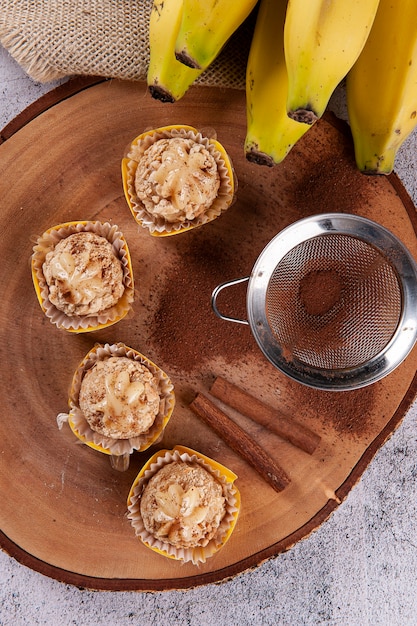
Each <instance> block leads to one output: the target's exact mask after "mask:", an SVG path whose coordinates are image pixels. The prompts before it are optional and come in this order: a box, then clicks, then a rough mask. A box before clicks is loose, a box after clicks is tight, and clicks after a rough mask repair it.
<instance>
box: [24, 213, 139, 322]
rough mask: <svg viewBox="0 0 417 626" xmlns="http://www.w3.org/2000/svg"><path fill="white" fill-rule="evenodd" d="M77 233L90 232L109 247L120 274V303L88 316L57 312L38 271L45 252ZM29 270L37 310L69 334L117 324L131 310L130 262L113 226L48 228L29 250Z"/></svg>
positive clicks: (81, 224)
mask: <svg viewBox="0 0 417 626" xmlns="http://www.w3.org/2000/svg"><path fill="white" fill-rule="evenodd" d="M79 232H92V233H95V234H96V235H99V236H101V237H104V238H105V239H107V241H109V243H111V244H112V246H113V250H114V252H115V255H116V256H117V258H118V259H119V260H120V262H121V265H122V270H123V282H124V286H125V289H124V292H123V295H122V297H121V298H120V300H119V301H118V302H117V303H116V304H115V305H114V306H113V307H111V308H109V309H107V310H105V311H103V312H101V313H99V314H97V315H92V316H87V315H80V316H77V315H74V316H67V315H66V314H65V313H64V312H63V311H60V310H59V309H57V308H56V307H55V306H54V305H53V304H52V303H51V302H50V300H49V290H48V285H47V283H46V281H45V278H44V275H43V270H42V265H43V263H44V261H45V257H46V255H47V254H48V252H50V251H51V250H53V249H54V247H55V246H56V245H57V243H59V241H61V240H62V239H65V238H66V237H69V236H70V235H72V234H74V233H79ZM31 270H32V279H33V285H34V288H35V292H36V296H37V298H38V301H39V304H40V306H41V309H42V311H43V312H44V313H45V315H46V317H47V318H48V319H49V320H50V321H51V322H52V323H53V324H54V325H55V326H57V327H58V328H61V329H63V330H66V331H68V332H72V333H85V332H90V331H96V330H100V329H101V328H106V327H108V326H111V325H112V324H115V323H116V322H119V321H120V320H121V319H123V318H124V317H125V316H126V315H127V314H128V313H129V311H130V310H131V305H132V302H133V300H134V280H133V269H132V261H131V257H130V252H129V248H128V245H127V242H126V240H125V238H124V236H123V234H122V232H121V231H120V230H119V228H118V226H116V225H111V224H109V223H107V222H105V223H102V222H97V221H73V222H65V223H63V224H58V225H57V226H53V227H51V228H49V229H48V230H47V231H45V233H44V234H43V235H42V236H41V237H39V238H38V240H37V243H36V245H35V246H34V247H33V254H32V259H31Z"/></svg>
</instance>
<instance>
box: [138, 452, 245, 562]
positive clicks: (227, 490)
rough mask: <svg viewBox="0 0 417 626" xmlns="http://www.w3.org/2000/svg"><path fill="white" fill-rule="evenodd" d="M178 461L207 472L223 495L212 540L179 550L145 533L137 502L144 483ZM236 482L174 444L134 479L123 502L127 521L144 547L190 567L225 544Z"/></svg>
mask: <svg viewBox="0 0 417 626" xmlns="http://www.w3.org/2000/svg"><path fill="white" fill-rule="evenodd" d="M178 461H183V462H188V463H199V464H200V465H201V466H202V467H204V468H205V469H206V470H207V471H208V472H210V473H211V474H212V475H213V476H214V477H215V478H216V479H217V480H218V481H219V482H220V484H221V485H222V487H223V494H224V495H225V498H226V513H225V515H224V517H223V519H222V521H221V523H220V526H219V528H218V531H217V533H216V535H215V537H213V539H211V540H210V541H209V543H208V544H207V545H206V546H198V547H195V548H183V549H179V548H176V547H175V546H172V545H171V544H169V543H166V542H163V541H162V540H160V539H156V538H155V537H153V536H152V535H151V534H150V533H148V532H147V530H146V529H145V527H144V524H143V521H142V516H141V513H140V501H141V495H142V493H143V490H144V488H145V486H146V484H147V482H148V481H149V479H150V478H151V477H152V476H153V475H154V474H156V473H157V472H158V471H159V470H160V469H161V468H162V467H163V466H164V465H167V464H169V463H173V462H178ZM236 479H237V475H236V474H235V473H234V472H232V471H231V470H229V469H228V468H227V467H224V466H223V465H221V464H220V463H218V462H217V461H215V460H213V459H211V458H209V457H207V456H205V455H204V454H201V453H200V452H197V451H196V450H193V449H191V448H187V447H185V446H181V445H177V446H175V447H174V449H173V450H160V451H158V452H156V453H155V454H154V455H153V456H152V457H151V458H150V459H149V460H148V461H147V463H146V464H145V465H144V466H143V467H142V469H141V470H140V472H139V474H138V475H137V477H136V478H135V480H134V482H133V484H132V487H131V489H130V492H129V495H128V499H127V508H128V518H129V519H130V521H131V524H132V526H133V528H134V530H135V533H136V536H137V537H138V538H139V539H140V540H141V541H142V543H143V544H144V545H145V546H146V547H148V548H150V549H151V550H153V551H154V552H156V553H158V554H161V555H162V556H165V557H168V558H170V559H175V560H179V561H182V562H184V563H185V562H189V561H191V562H192V563H193V564H194V565H197V564H199V563H204V562H205V561H206V560H207V559H208V558H209V557H211V556H213V555H214V554H215V553H216V552H218V551H219V550H220V549H221V548H222V547H223V546H224V545H225V543H226V542H227V541H228V540H229V539H230V536H231V534H232V532H233V530H234V528H235V526H236V522H237V519H238V516H239V511H240V505H241V500H240V492H239V490H238V489H237V487H236V486H235V484H234V482H235V480H236Z"/></svg>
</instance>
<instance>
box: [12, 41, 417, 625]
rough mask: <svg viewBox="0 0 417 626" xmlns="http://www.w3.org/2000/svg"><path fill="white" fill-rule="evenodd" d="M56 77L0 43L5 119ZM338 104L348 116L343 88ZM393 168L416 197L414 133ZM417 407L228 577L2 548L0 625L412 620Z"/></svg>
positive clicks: (416, 597) (416, 599)
mask: <svg viewBox="0 0 417 626" xmlns="http://www.w3.org/2000/svg"><path fill="white" fill-rule="evenodd" d="M55 85H56V83H54V84H49V85H39V84H35V83H34V82H33V81H32V80H30V79H29V78H28V77H27V76H25V74H24V73H23V72H22V70H21V69H20V68H19V66H18V65H17V64H16V63H15V62H14V61H13V59H11V57H10V56H9V55H8V54H7V53H6V52H5V51H4V49H2V48H0V128H3V126H4V125H5V124H6V123H7V122H8V121H10V120H11V119H13V118H14V117H15V116H16V115H17V113H19V112H20V111H21V110H23V109H24V108H25V107H26V106H27V105H28V104H30V103H31V102H32V101H34V100H36V99H37V98H38V97H40V96H41V95H42V94H43V93H45V92H46V91H48V90H49V89H51V88H52V87H54V86H55ZM339 100H340V101H339ZM332 108H333V109H334V110H335V111H336V112H338V113H339V115H341V116H342V117H343V97H339V95H336V96H335V98H334V99H333V101H332ZM397 172H398V174H399V175H400V177H401V179H402V181H403V183H404V184H405V186H406V188H407V189H408V192H409V193H410V195H411V196H412V198H413V200H414V203H415V204H417V133H414V134H413V136H412V137H411V138H410V139H409V140H408V141H407V142H406V145H405V146H404V147H403V149H402V151H401V155H400V158H399V161H398V164H397ZM0 175H1V164H0ZM0 210H1V199H0ZM416 416H417V406H414V407H413V408H412V410H411V411H410V412H409V414H408V415H407V416H406V417H405V419H404V421H403V423H402V424H401V426H400V427H399V428H398V429H397V431H396V432H395V433H394V435H393V436H392V437H391V439H390V440H389V441H388V442H387V443H386V445H385V446H384V447H383V448H382V449H381V450H380V451H379V453H378V454H377V456H376V457H375V459H374V460H373V461H372V463H371V465H370V466H369V468H368V469H367V470H366V472H365V474H364V476H363V477H362V479H361V481H360V482H359V484H358V485H357V486H356V487H355V488H354V489H353V490H352V491H351V493H350V494H349V496H348V498H347V499H346V501H345V502H343V503H342V504H341V505H340V507H338V509H337V510H336V511H335V513H334V514H333V515H332V517H331V518H330V519H329V520H328V521H327V522H326V523H325V524H323V525H322V526H321V528H320V529H318V530H317V531H316V532H315V533H313V534H312V535H311V536H310V537H309V538H307V539H305V540H303V541H301V542H299V543H298V544H297V545H296V546H295V547H294V548H292V549H291V550H290V551H289V552H287V553H285V554H281V555H279V556H278V557H277V558H275V559H272V560H270V561H268V562H267V563H264V564H263V565H261V566H260V567H258V568H257V569H256V570H254V571H252V572H248V573H245V574H242V575H240V576H238V577H237V578H235V579H234V580H233V581H231V582H227V583H222V584H219V585H210V586H207V587H201V588H197V589H194V590H191V591H180V592H165V593H155V594H148V593H140V592H137V593H136V592H89V591H83V590H79V589H77V588H75V587H72V586H68V585H64V584H62V583H59V582H57V581H55V580H52V579H49V578H47V577H45V576H42V575H40V574H38V573H37V572H33V571H32V570H30V569H27V568H26V567H24V566H22V565H20V564H19V563H17V562H16V561H15V560H13V559H11V558H10V557H9V556H8V555H7V554H5V553H4V552H1V551H0V626H12V625H13V626H21V625H29V626H35V625H37V624H40V625H48V626H49V625H51V626H67V625H68V626H69V625H76V626H89V625H104V624H105V625H106V626H118V625H120V626H125V625H126V626H128V625H133V624H134V625H140V626H154V625H155V626H165V625H167V626H168V625H169V626H182V625H186V624H187V625H191V626H194V625H195V626H211V625H213V626H229V625H230V626H232V625H233V626H234V625H235V624H239V625H240V626H249V625H250V626H252V625H254V624H256V625H257V626H258V625H259V626H262V625H269V624H271V625H275V624H276V625H278V626H279V625H283V626H307V625H308V626H310V625H311V626H318V625H320V624H325V625H328V626H333V625H335V626H336V625H340V626H377V625H381V626H415V625H416V624H417V425H416ZM0 471H1V469H0ZM0 506H1V505H0ZM24 514H27V513H26V512H25V513H24Z"/></svg>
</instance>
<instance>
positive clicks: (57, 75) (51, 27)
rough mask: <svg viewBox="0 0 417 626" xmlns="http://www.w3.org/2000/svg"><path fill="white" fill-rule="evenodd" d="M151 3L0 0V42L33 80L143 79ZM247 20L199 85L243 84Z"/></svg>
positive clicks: (132, 0)
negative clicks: (73, 77)
mask: <svg viewBox="0 0 417 626" xmlns="http://www.w3.org/2000/svg"><path fill="white" fill-rule="evenodd" d="M232 1H233V0H232ZM151 7H152V0H26V1H24V0H0V43H1V44H2V45H3V47H4V48H6V50H8V51H9V52H10V54H11V55H12V56H13V57H14V59H15V60H16V61H17V62H18V63H19V65H20V66H21V67H22V68H23V69H24V71H25V72H26V73H27V74H28V75H29V76H30V77H31V78H33V79H34V80H35V81H38V82H49V81H52V80H57V79H61V78H63V77H67V76H74V75H84V76H103V77H106V78H119V79H124V80H144V79H145V78H146V70H147V64H148V59H149V47H148V23H149V15H150V10H151ZM252 21H253V20H252V19H248V20H247V21H246V22H245V24H244V25H242V27H241V28H240V29H239V30H238V31H237V32H236V33H235V34H234V35H233V37H232V38H231V40H230V42H229V43H228V44H227V46H226V47H225V48H224V49H223V51H222V53H221V54H220V55H219V57H218V58H217V59H216V61H215V62H214V64H213V65H212V66H211V67H209V68H208V69H207V70H206V71H205V72H204V73H203V74H202V75H201V76H200V78H199V79H198V83H199V84H204V85H210V86H216V85H219V86H224V87H233V88H237V89H243V88H244V84H245V66H246V59H247V53H248V49H249V42H250V34H251V29H252V27H253V25H252Z"/></svg>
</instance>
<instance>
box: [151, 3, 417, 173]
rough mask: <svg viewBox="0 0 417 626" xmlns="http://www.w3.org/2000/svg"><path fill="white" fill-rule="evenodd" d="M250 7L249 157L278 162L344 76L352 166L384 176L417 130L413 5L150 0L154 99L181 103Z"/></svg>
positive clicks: (416, 42)
mask: <svg viewBox="0 0 417 626" xmlns="http://www.w3.org/2000/svg"><path fill="white" fill-rule="evenodd" d="M254 9H255V10H256V11H257V13H256V22H255V27H254V31H253V36H252V41H251V42H250V49H249V56H248V62H247V68H246V118H247V134H246V139H245V145H244V151H245V155H246V158H247V159H248V160H250V161H253V162H255V163H259V164H262V165H268V166H274V165H276V164H278V163H280V162H281V161H282V160H283V159H284V158H285V157H286V155H287V154H288V152H289V151H290V150H291V149H292V147H293V146H294V145H295V144H296V143H297V141H298V140H299V139H300V138H301V137H302V136H303V135H304V134H305V133H306V132H307V131H308V129H309V128H311V126H312V125H313V124H314V123H315V122H316V121H317V120H318V119H320V118H321V117H322V115H323V113H324V111H325V110H326V107H327V105H328V102H329V100H330V98H331V96H332V94H333V92H334V90H335V89H336V87H337V86H338V85H339V83H341V81H342V80H344V79H345V78H346V98H347V106H348V115H349V123H350V126H351V132H352V137H353V142H354V148H355V158H356V163H357V166H358V168H359V170H360V171H361V172H364V173H369V174H389V173H390V172H391V171H392V170H393V167H394V161H395V157H396V155H397V153H398V150H399V148H400V146H401V145H402V143H403V142H404V141H405V139H406V138H407V137H408V136H409V135H410V133H411V132H412V131H413V130H414V128H416V127H417V23H416V16H417V0H403V1H402V2H401V3H396V2H393V1H392V0H309V1H308V2H307V1H306V0H239V2H234V3H231V2H230V0H154V3H153V7H152V12H151V16H150V23H149V43H150V62H149V69H148V77H147V81H148V86H149V90H150V93H151V94H152V96H153V97H155V98H158V99H160V100H162V101H165V102H176V101H177V100H179V99H180V98H182V96H183V95H184V94H185V93H186V91H187V90H188V89H189V87H190V86H191V85H192V84H193V83H194V82H195V80H196V79H197V78H198V77H199V76H200V74H201V73H202V72H204V70H205V69H207V67H209V65H210V64H211V63H212V62H213V60H214V59H215V58H216V57H217V55H218V54H219V53H220V51H221V50H222V48H223V47H224V45H225V44H226V43H227V41H228V40H229V38H230V37H231V35H232V34H233V33H234V32H235V31H236V30H237V28H238V27H239V26H240V25H241V24H242V23H243V22H244V21H245V20H246V18H247V17H248V16H249V15H250V14H251V13H252V12H253V11H254Z"/></svg>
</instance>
